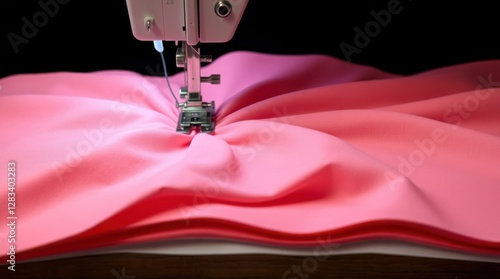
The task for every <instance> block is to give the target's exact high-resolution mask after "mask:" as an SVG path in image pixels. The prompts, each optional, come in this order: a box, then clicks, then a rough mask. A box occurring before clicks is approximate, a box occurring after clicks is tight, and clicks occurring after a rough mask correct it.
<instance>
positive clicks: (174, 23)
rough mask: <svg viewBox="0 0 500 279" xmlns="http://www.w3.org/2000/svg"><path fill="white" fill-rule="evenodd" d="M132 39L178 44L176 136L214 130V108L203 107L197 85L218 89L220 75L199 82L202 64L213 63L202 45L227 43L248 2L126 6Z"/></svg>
mask: <svg viewBox="0 0 500 279" xmlns="http://www.w3.org/2000/svg"><path fill="white" fill-rule="evenodd" d="M126 1H127V8H128V13H129V17H130V23H131V26H132V33H133V35H134V37H136V38H137V39H138V40H141V41H155V40H163V41H174V42H175V43H176V44H178V42H181V44H180V46H179V48H178V50H177V53H176V57H175V58H176V64H177V66H178V67H180V68H183V69H184V72H185V86H184V87H182V88H181V89H180V90H179V95H180V97H181V98H182V99H184V100H185V101H184V102H183V103H180V104H179V105H178V107H179V108H180V113H179V121H178V125H177V131H178V132H181V133H190V132H191V131H192V130H197V131H198V130H199V131H201V132H207V133H210V132H213V131H214V130H215V103H214V102H213V101H211V102H204V101H203V98H202V92H201V83H202V82H205V83H210V84H219V83H220V80H221V78H220V75H217V74H215V75H210V76H208V77H202V76H201V63H204V62H211V61H212V57H211V56H207V55H201V54H200V43H217V42H219V43H222V42H227V41H229V40H230V39H231V38H232V37H233V35H234V33H235V31H236V27H237V26H238V24H239V21H240V19H241V17H242V15H243V12H244V10H245V7H246V5H247V2H248V0H126Z"/></svg>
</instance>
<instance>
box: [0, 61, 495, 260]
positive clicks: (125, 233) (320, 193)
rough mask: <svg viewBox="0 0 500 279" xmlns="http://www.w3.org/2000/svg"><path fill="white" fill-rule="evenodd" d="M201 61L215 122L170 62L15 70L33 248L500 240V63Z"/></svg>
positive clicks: (5, 136) (10, 120)
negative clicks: (187, 97)
mask: <svg viewBox="0 0 500 279" xmlns="http://www.w3.org/2000/svg"><path fill="white" fill-rule="evenodd" d="M202 72H203V73H204V74H205V75H208V74H213V73H219V74H221V75H222V84H221V85H218V86H214V85H203V90H204V94H203V95H204V99H205V100H215V102H216V107H217V125H216V133H215V134H214V135H207V134H190V135H183V134H179V133H177V132H175V127H176V122H177V114H178V112H177V109H176V108H175V105H174V103H173V101H172V97H171V96H170V93H169V92H168V91H167V86H166V82H165V79H164V78H160V77H155V78H151V77H144V76H141V75H139V74H136V73H132V72H126V71H101V72H93V73H68V72H59V73H44V74H24V75H15V76H10V77H6V78H3V79H0V86H1V91H0V95H1V98H0V112H1V116H2V120H1V122H0V133H1V134H0V146H1V147H2V150H1V158H0V159H1V164H2V168H1V170H0V173H1V177H0V181H3V182H2V183H3V185H0V186H1V187H0V197H1V200H0V205H1V206H0V209H1V210H0V217H2V219H3V220H7V195H8V188H7V182H6V181H7V162H9V161H10V160H14V161H15V162H16V164H17V167H16V170H17V177H16V178H17V187H16V202H17V203H16V209H15V216H16V217H17V220H16V234H15V236H16V238H17V242H16V253H17V260H25V259H33V258H36V257H41V256H49V255H56V254H60V253H65V252H73V251H82V250H86V249H90V248H98V247H108V246H112V245H119V244H125V243H139V242H142V241H154V240H166V239H178V238H192V237H201V238H229V239H234V240H244V241H256V242H260V243H271V244H276V245H293V246H303V245H313V246H315V245H318V243H319V242H321V243H323V242H330V243H344V242H350V241H361V240H367V239H374V238H390V239H399V240H406V241H410V242H417V243H422V244H426V245H432V246H437V247H441V248H446V249H457V250H459V251H466V252H476V253H484V254H494V255H500V219H499V218H498V214H499V212H500V202H499V198H500V169H499V166H500V138H499V137H500V94H499V90H498V89H496V88H494V87H495V86H497V85H499V84H500V83H497V82H496V81H500V61H482V62H476V63H468V64H464V65H457V66H452V67H443V68H440V69H436V70H432V71H427V72H424V73H420V74H415V75H411V76H399V75H394V74H390V73H385V72H382V71H380V70H377V69H374V68H371V67H366V66H360V65H353V64H349V63H346V62H343V61H340V60H337V59H334V58H331V57H326V56H319V55H305V56H279V55H266V54H258V53H248V52H235V53H230V54H227V55H225V56H223V57H220V58H219V59H217V60H216V61H215V62H213V63H212V64H210V65H208V66H206V67H204V68H203V70H202ZM182 81H183V75H182V74H179V75H175V76H173V77H172V78H171V83H172V86H173V89H174V92H177V90H178V88H179V86H180V85H181V82H182ZM7 223H8V222H7ZM8 234H9V230H8V226H5V225H3V226H0V235H1V236H2V237H5V236H6V235H8ZM0 243H1V247H0V249H1V251H7V249H8V246H7V243H6V241H1V242H0ZM323 244H324V243H323ZM1 257H2V261H4V260H6V259H7V255H6V254H5V253H2V255H1Z"/></svg>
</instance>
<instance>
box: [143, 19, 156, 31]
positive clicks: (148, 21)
mask: <svg viewBox="0 0 500 279" xmlns="http://www.w3.org/2000/svg"><path fill="white" fill-rule="evenodd" d="M154 22H155V20H154V18H152V17H146V18H145V19H144V25H145V26H146V29H148V32H151V28H153V24H154Z"/></svg>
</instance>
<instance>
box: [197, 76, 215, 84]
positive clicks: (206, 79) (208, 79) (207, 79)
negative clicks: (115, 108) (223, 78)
mask: <svg viewBox="0 0 500 279" xmlns="http://www.w3.org/2000/svg"><path fill="white" fill-rule="evenodd" d="M200 81H201V82H205V83H210V84H220V75H210V76H208V77H201V78H200Z"/></svg>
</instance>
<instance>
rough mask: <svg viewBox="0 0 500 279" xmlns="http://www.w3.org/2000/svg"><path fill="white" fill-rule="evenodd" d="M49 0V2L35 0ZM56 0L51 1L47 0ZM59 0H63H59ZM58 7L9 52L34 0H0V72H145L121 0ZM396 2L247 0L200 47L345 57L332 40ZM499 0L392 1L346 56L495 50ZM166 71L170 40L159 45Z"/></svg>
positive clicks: (428, 59)
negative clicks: (216, 39)
mask: <svg viewBox="0 0 500 279" xmlns="http://www.w3.org/2000/svg"><path fill="white" fill-rule="evenodd" d="M41 1H43V2H47V1H50V0H41ZM52 1H55V0H52ZM60 1H62V0H60ZM65 1H69V2H68V3H67V4H64V5H63V4H60V5H59V11H58V12H57V13H56V14H55V15H54V16H53V17H49V20H48V21H47V24H46V25H44V26H42V27H40V28H38V30H37V32H36V34H35V35H34V36H33V37H32V38H29V39H28V42H27V43H26V44H20V45H19V49H18V52H17V53H16V52H15V51H14V48H13V47H12V45H11V43H10V42H9V39H8V34H9V33H11V34H12V33H16V34H18V35H22V28H23V25H24V22H23V21H22V18H23V17H26V18H27V19H28V20H29V21H31V22H33V15H34V14H36V13H37V12H39V11H41V10H42V9H41V7H40V5H39V4H38V2H39V1H38V0H1V1H0V77H4V76H7V75H11V74H16V73H37V72H51V71H78V72H88V71H96V70H106V69H123V70H132V71H136V72H139V73H143V74H147V73H148V71H147V70H146V69H147V67H148V66H149V67H155V66H156V65H158V63H159V62H160V58H159V55H158V53H157V52H155V50H154V48H153V46H152V43H150V42H141V41H138V40H136V39H135V38H134V37H133V35H132V31H131V28H130V23H129V18H128V13H127V7H126V3H125V0H65ZM390 1H395V0H371V1H370V0H365V1H350V0H345V1H333V0H330V1H326V0H320V1H296V2H294V1H286V0H250V2H249V4H248V6H247V9H246V11H245V14H244V15H243V18H242V20H241V22H240V25H239V27H238V29H237V31H236V34H235V36H234V37H233V39H232V40H231V41H230V42H228V43H224V44H204V45H202V48H201V50H202V53H204V54H212V55H213V57H214V59H216V58H217V57H219V56H220V55H222V54H224V53H227V52H230V51H237V50H250V51H256V52H264V53H272V54H325V55H329V56H333V57H337V58H340V59H344V60H345V56H344V55H343V53H342V51H341V49H340V47H339V45H340V43H341V42H346V43H349V44H351V45H354V35H355V31H354V27H356V26H358V27H360V28H361V29H364V27H365V25H366V24H367V23H368V22H370V21H372V20H373V17H372V15H371V14H370V11H372V10H374V11H379V10H381V9H387V4H388V3H389V2H390ZM495 2H497V1H464V2H462V1H422V0H400V3H401V6H402V7H403V10H402V12H401V13H399V14H397V15H393V16H392V18H391V22H390V23H389V25H388V26H387V27H383V28H382V29H381V30H380V32H379V34H378V35H377V36H375V37H373V38H372V39H371V41H370V43H369V44H368V45H367V46H366V47H365V48H363V49H362V50H361V53H359V54H353V55H352V56H351V60H352V62H353V63H358V64H365V65H371V66H374V67H377V68H380V69H382V70H385V71H388V72H393V73H400V74H412V73H416V72H420V71H424V70H428V69H432V68H436V67H441V66H447V65H453V64H458V63H464V62H470V61H477V60H486V59H497V58H499V57H500V16H499V12H498V10H497V9H496V6H497V5H495V4H496V3H495ZM165 47H166V51H167V56H166V58H167V59H168V67H169V72H171V73H173V72H178V71H179V69H177V68H176V67H175V64H174V54H175V46H174V43H173V42H166V43H165Z"/></svg>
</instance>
